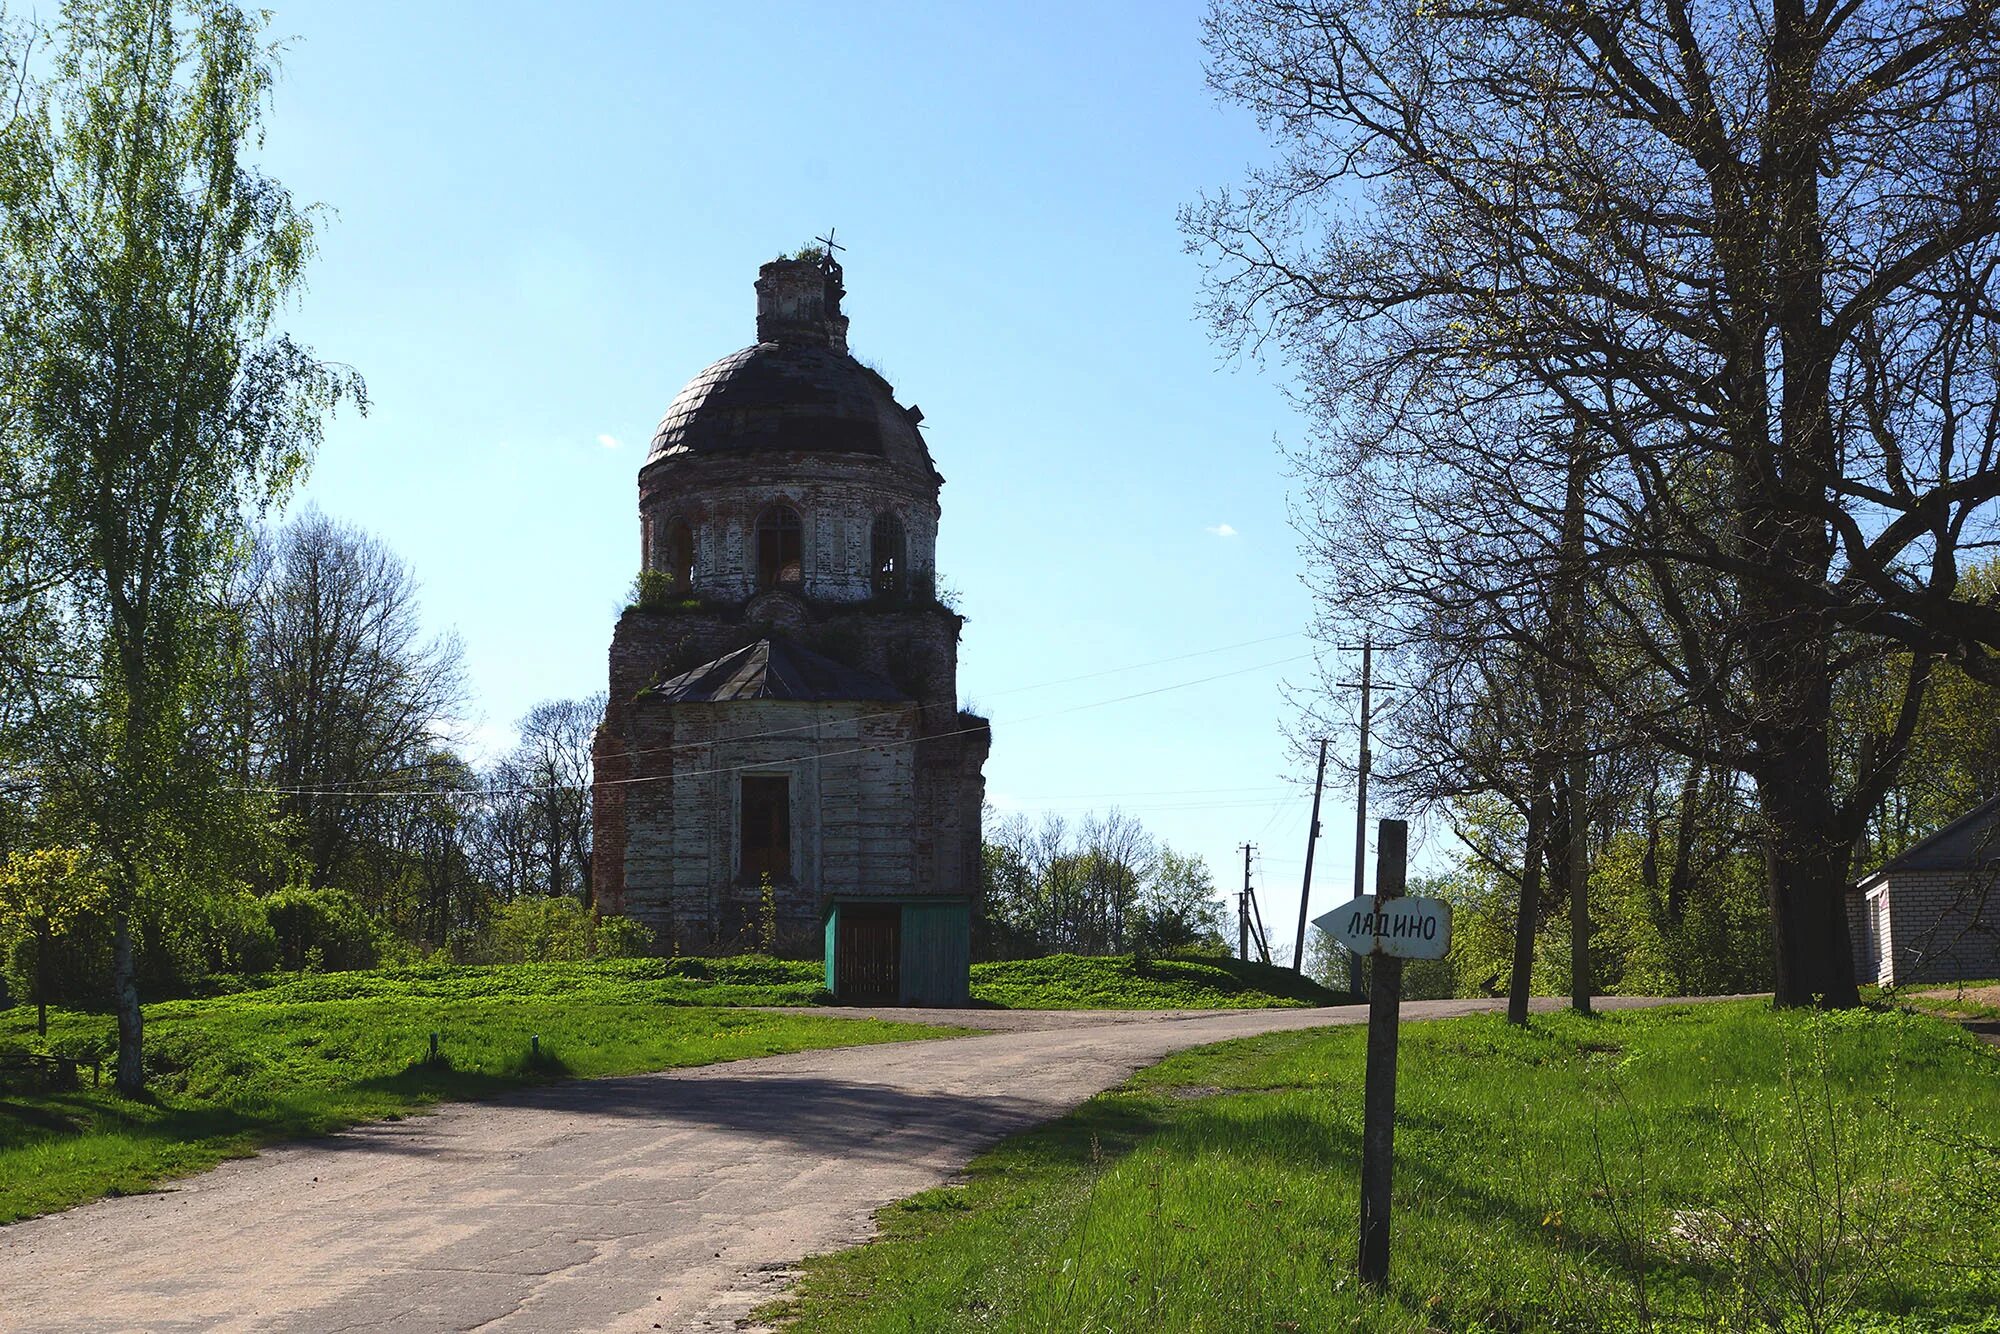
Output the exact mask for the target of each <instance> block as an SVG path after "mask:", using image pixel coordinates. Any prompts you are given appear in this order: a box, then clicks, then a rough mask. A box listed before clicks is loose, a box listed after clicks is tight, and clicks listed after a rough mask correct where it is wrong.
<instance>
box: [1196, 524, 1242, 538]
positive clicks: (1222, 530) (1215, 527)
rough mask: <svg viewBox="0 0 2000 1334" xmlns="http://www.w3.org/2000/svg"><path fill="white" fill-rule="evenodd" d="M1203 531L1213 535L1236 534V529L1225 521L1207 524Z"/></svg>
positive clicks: (1232, 535) (1226, 535) (1225, 535)
mask: <svg viewBox="0 0 2000 1334" xmlns="http://www.w3.org/2000/svg"><path fill="white" fill-rule="evenodd" d="M1203 531H1204V532H1208V533H1212V534H1214V535H1215V536H1216V537H1234V536H1236V530H1235V529H1234V528H1233V527H1231V526H1230V525H1228V524H1226V523H1212V524H1210V525H1209V526H1208V527H1207V528H1205V529H1204V530H1203Z"/></svg>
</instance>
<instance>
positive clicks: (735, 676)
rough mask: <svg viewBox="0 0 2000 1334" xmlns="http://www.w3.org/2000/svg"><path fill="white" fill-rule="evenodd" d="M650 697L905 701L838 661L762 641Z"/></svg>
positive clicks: (696, 670)
mask: <svg viewBox="0 0 2000 1334" xmlns="http://www.w3.org/2000/svg"><path fill="white" fill-rule="evenodd" d="M652 698H654V699H656V700H663V701H665V702H666V703H669V704H719V703H723V702H725V701H729V700H747V699H785V700H838V699H862V700H901V699H907V698H908V696H906V695H904V694H903V692H902V691H900V690H898V689H896V687H894V686H892V685H890V684H889V683H888V682H887V681H885V680H883V679H882V678H881V677H879V676H877V675H875V674H874V673H873V672H864V671H862V670H861V669H860V668H858V667H849V666H848V665H847V664H845V663H840V662H835V661H834V660H833V659H832V658H829V657H825V656H824V655H822V654H818V653H814V652H813V651H812V650H810V649H806V648H801V647H799V646H798V645H797V644H794V643H792V642H791V641H790V640H786V639H760V640H758V641H757V642H756V643H754V644H748V645H745V646H744V647H743V648H740V649H737V650H736V651H735V652H734V653H725V654H724V655H722V656H721V657H719V658H717V659H716V660H715V661H714V662H709V663H703V664H702V665H701V666H699V667H696V668H694V669H693V670H692V671H686V672H682V673H681V674H680V675H679V676H676V677H674V678H673V679H672V680H669V681H663V682H661V683H660V685H659V686H658V687H656V688H655V689H654V690H653V692H652Z"/></svg>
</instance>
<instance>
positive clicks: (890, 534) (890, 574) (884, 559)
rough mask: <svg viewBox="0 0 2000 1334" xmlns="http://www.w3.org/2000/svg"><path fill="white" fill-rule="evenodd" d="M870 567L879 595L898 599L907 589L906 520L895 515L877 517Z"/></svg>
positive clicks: (871, 547) (871, 541)
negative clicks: (904, 565) (904, 572)
mask: <svg viewBox="0 0 2000 1334" xmlns="http://www.w3.org/2000/svg"><path fill="white" fill-rule="evenodd" d="M868 546H869V551H870V552H871V553H872V554H871V557H870V565H871V568H872V569H873V570H874V583H875V596H877V597H894V596H895V595H897V594H899V593H901V592H902V591H903V589H904V583H905V580H904V574H903V564H904V562H905V560H906V559H907V555H906V552H905V544H904V541H903V521H902V520H901V519H899V518H897V517H896V516H895V515H893V514H881V515H877V516H876V519H875V530H874V533H873V534H872V536H871V537H870V540H869V544H868Z"/></svg>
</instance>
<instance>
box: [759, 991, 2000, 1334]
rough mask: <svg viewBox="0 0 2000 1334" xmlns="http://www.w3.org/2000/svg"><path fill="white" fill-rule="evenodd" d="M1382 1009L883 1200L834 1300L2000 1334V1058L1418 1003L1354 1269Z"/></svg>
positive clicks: (1060, 1312)
mask: <svg viewBox="0 0 2000 1334" xmlns="http://www.w3.org/2000/svg"><path fill="white" fill-rule="evenodd" d="M1363 1037H1364V1033H1363V1030H1362V1029H1360V1028H1359V1027H1355V1028H1342V1029H1331V1030H1321V1031H1318V1032H1302V1033H1287V1034H1280V1035H1272V1036H1268V1037H1261V1038H1254V1039H1248V1040H1245V1041H1241V1042H1233V1043H1227V1044H1223V1045H1220V1046H1216V1047H1209V1048H1203V1049H1198V1050H1194V1051H1189V1052H1185V1053H1182V1054H1180V1055H1178V1056H1175V1057H1172V1058H1170V1059H1168V1060H1166V1061H1164V1062H1162V1063H1161V1064H1160V1065H1158V1066H1155V1067H1153V1068H1151V1069H1149V1070H1147V1071H1144V1072H1142V1073H1141V1074H1140V1075H1138V1076H1137V1077H1135V1078H1134V1079H1133V1080H1132V1081H1130V1082H1129V1083H1128V1084H1127V1085H1125V1086H1123V1087H1121V1088H1119V1089H1116V1090H1113V1091H1111V1092H1109V1093H1106V1094H1104V1095H1102V1096H1100V1097H1098V1098H1095V1099H1093V1100H1091V1101H1090V1102H1089V1103H1086V1104H1085V1105H1084V1106H1083V1107H1082V1108H1080V1109H1079V1110H1078V1111H1077V1112H1075V1113H1074V1114H1072V1115H1071V1116H1069V1117H1066V1118H1064V1119H1063V1120H1061V1121H1058V1122H1055V1123H1053V1124H1051V1125H1049V1126H1046V1127H1043V1128H1042V1129H1039V1130H1036V1131H1033V1132H1031V1133H1029V1134H1026V1135H1022V1136H1018V1137H1016V1138H1014V1139H1012V1140H1009V1141H1008V1142H1006V1143H1005V1144H1003V1145H1002V1146H1001V1147H999V1148H998V1149H996V1150H994V1151H993V1152H992V1153H989V1154H987V1155H985V1156H984V1157H982V1158H980V1159H979V1160H978V1161H976V1162H975V1163H974V1164H973V1165H972V1168H971V1170H970V1172H969V1174H968V1178H967V1180H966V1181H965V1183H964V1184H963V1185H959V1186H953V1187H947V1188H943V1189H939V1190H933V1191H928V1192H925V1193H923V1194H920V1195H917V1196H915V1197H913V1198H911V1199H909V1200H905V1201H903V1202H902V1203H900V1204H897V1205H893V1206H891V1207H889V1208H887V1209H885V1210H883V1211H881V1213H880V1214H879V1215H878V1218H879V1222H880V1226H881V1235H880V1239H879V1240H877V1241H876V1242H874V1243H871V1244H869V1245H867V1246H863V1247H860V1248H857V1249H855V1250H851V1251H846V1252H842V1253H839V1254H835V1255H829V1256H823V1257H819V1258H817V1259H814V1260H812V1261H809V1262H808V1264H807V1266H806V1269H805V1273H804V1276H803V1279H802V1281H801V1283H800V1286H799V1287H798V1289H797V1291H796V1294H795V1296H793V1297H792V1298H789V1299H787V1300H786V1301H784V1302H781V1303H779V1304H778V1305H777V1306H776V1307H774V1308H772V1309H771V1310H770V1311H767V1312H766V1313H765V1314H766V1315H767V1316H770V1317H773V1318H778V1319H784V1320H789V1321H791V1322H792V1326H793V1327H794V1328H796V1329H798V1330H811V1331H891V1330H894V1331H904V1330H911V1329H923V1330H933V1331H945V1330H960V1329H975V1328H976V1329H979V1330H1023V1331H1027V1330H1036V1331H1039V1330H1050V1329H1072V1330H1083V1329H1087V1330H1120V1331H1122V1330H1132V1331H1139V1330H1148V1331H1151V1330H1166V1329H1171V1330H1176V1331H1190V1332H1199V1331H1214V1332H1216V1334H1221V1332H1222V1331H1229V1332H1230V1334H1237V1332H1239V1331H1302V1330H1312V1331H1323V1330H1393V1331H1432V1330H1436V1331H1454V1332H1457V1331H1525V1330H1578V1331H1586V1330H1669V1329H1671V1330H1696V1329H1700V1330H1739V1329H1742V1330H1752V1329H1769V1328H1782V1329H1787V1330H1791V1329H1799V1330H1807V1329H1811V1330H1819V1331H1834V1330H1845V1331H1857V1332H1858V1331H1870V1332H1879V1331H1918V1330H1923V1331H1933V1330H1943V1329H1957V1330H1982V1331H2000V1317H1996V1316H1995V1315H1994V1312H1995V1311H1996V1310H2000V1214H1996V1209H2000V1205H1996V1200H2000V1098H1996V1096H1995V1089H1996V1083H2000V1060H1996V1057H1995V1056H1994V1054H1993V1053H1991V1052H1990V1051H1988V1050H1986V1049H1983V1048H1981V1047H1980V1046H1979V1045H1978V1044H1977V1043H1975V1042H1974V1041H1973V1040H1971V1039H1970V1038H1969V1037H1967V1036H1966V1035H1965V1034H1964V1033H1962V1032H1959V1031H1958V1030H1957V1029H1955V1028H1953V1027H1952V1026H1950V1025H1947V1024H1944V1023H1941V1022H1938V1021H1936V1020H1933V1019H1929V1018H1926V1017H1923V1016H1920V1015H1913V1014H1907V1013H1900V1012H1893V1011H1856V1012H1852V1013H1847V1014H1839V1015H1831V1016H1818V1015H1799V1014H1780V1013H1774V1012H1773V1011H1771V1010H1770V1009H1769V1008H1768V1007H1767V1006H1766V1005H1764V1004H1762V1003H1759V1002H1736V1003H1724V1004H1712V1005H1703V1006H1696V1007H1688V1008H1682V1009H1671V1010H1650V1011H1628V1012H1621V1013H1615V1014H1611V1015H1606V1016H1603V1017H1600V1018H1595V1019H1584V1018H1578V1017H1575V1016H1571V1015H1566V1014H1563V1015H1549V1016H1540V1017H1537V1018H1536V1019H1535V1020H1534V1022H1533V1024H1532V1026H1531V1027H1530V1028H1528V1029H1527V1030H1526V1031H1521V1030H1515V1029H1510V1028H1508V1027H1507V1026H1506V1025H1505V1024H1504V1023H1503V1022H1501V1021H1500V1020H1499V1019H1498V1018H1497V1017H1492V1018H1489V1017H1484V1016H1482V1017H1476V1018H1468V1019H1454V1020H1440V1021H1431V1022H1423V1023H1411V1024H1408V1025H1406V1026H1405V1028H1404V1036H1403V1046H1402V1057H1401V1067H1402V1071H1401V1073H1402V1079H1401V1088H1400V1114H1399V1121H1398V1128H1397V1142H1396V1150H1397V1161H1396V1210H1397V1212H1396V1215H1395V1219H1394V1226H1395V1242H1394V1258H1393V1263H1392V1271H1391V1281H1390V1284H1389V1286H1388V1288H1387V1290H1386V1291H1385V1292H1383V1293H1381V1294H1371V1293H1366V1292H1364V1291H1362V1290H1360V1289H1359V1288H1358V1286H1357V1284H1356V1281H1355V1279H1354V1274H1353V1264H1354V1260H1353V1257H1354V1249H1355V1227H1356V1224H1355V1212H1356V1200H1357V1193H1358V1189H1359V1184H1358V1177H1357V1165H1356V1159H1357V1153H1358V1145H1359V1137H1360V1104H1361V1074H1362V1054H1363Z"/></svg>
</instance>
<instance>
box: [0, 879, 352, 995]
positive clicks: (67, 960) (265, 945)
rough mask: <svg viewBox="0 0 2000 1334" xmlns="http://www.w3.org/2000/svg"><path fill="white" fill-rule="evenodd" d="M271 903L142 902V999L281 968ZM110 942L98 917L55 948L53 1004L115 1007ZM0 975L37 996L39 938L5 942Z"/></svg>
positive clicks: (175, 897)
mask: <svg viewBox="0 0 2000 1334" xmlns="http://www.w3.org/2000/svg"><path fill="white" fill-rule="evenodd" d="M266 903H267V901H265V900H260V899H258V898H257V897H256V896H255V895H253V894H251V893H250V892H249V891H247V890H243V889H228V890H223V891H220V892H216V893H200V892H194V891H176V892H171V893H163V894H160V895H158V896H157V897H155V898H152V899H149V900H146V901H144V902H142V903H141V904H140V907H139V910H138V911H137V912H136V913H135V914H134V915H133V920H132V934H133V943H134V949H135V951H136V953H137V963H138V979H137V980H138V984H139V994H140V996H141V997H142V998H144V999H146V1000H157V999H161V998H164V997H169V996H189V995H197V994H201V993H204V992H208V991H211V990H213V984H212V979H214V978H216V977H218V976H224V975H229V974H256V973H267V972H270V971H271V970H272V969H274V968H276V967H278V965H279V964H280V962H281V961H282V959H283V955H282V951H281V950H280V947H279V940H278V935H277V933H276V932H275V931H274V930H273V929H272V924H271V921H270V919H269V916H268V915H267V912H266ZM111 937H112V928H111V920H110V918H109V917H108V916H106V915H104V914H101V913H91V914H87V915H85V916H83V917H81V918H79V919H78V920H77V921H76V922H75V924H74V925H73V926H72V927H71V928H70V930H69V931H68V932H67V933H65V934H64V935H62V936H58V937H56V938H55V939H54V940H53V941H51V942H50V946H49V973H48V984H49V986H48V999H49V1000H50V1001H52V1002H61V1003H65V1004H71V1005H81V1006H85V1007H92V1008H95V1007H99V1006H104V1005H109V1004H110V1003H111V1002H112V1000H113V999H114V997H113V995H112V991H111ZM360 966H362V967H366V966H368V965H366V964H363V965H360ZM0 968H4V971H5V974H6V978H7V989H8V990H9V992H10V993H11V994H12V995H13V997H14V998H15V999H16V1000H17V1001H22V1000H27V999H28V998H30V997H32V996H33V995H34V994H35V941H34V937H33V936H32V935H31V934H28V933H21V934H19V935H18V936H17V937H15V938H14V939H12V940H11V941H8V942H6V948H5V949H4V950H0Z"/></svg>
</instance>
